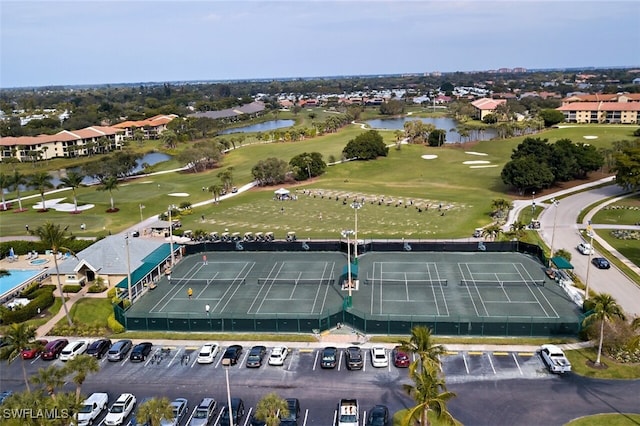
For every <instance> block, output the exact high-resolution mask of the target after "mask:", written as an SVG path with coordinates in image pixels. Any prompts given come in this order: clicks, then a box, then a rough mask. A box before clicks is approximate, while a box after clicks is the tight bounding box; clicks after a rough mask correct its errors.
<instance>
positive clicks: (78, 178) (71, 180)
mask: <svg viewBox="0 0 640 426" xmlns="http://www.w3.org/2000/svg"><path fill="white" fill-rule="evenodd" d="M82 179H84V176H83V175H81V174H80V173H78V172H74V171H71V172H69V173H67V176H66V177H63V178H62V179H60V182H62V184H63V185H64V186H66V187H67V188H71V191H73V206H74V210H73V212H74V213H77V212H78V198H77V197H76V188H79V187H80V185H81V184H82Z"/></svg>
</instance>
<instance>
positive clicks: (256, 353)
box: [247, 346, 267, 368]
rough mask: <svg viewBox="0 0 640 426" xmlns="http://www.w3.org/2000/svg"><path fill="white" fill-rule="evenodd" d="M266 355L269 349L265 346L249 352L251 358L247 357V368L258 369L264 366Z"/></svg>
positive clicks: (253, 348)
mask: <svg viewBox="0 0 640 426" xmlns="http://www.w3.org/2000/svg"><path fill="white" fill-rule="evenodd" d="M266 353H267V348H266V347H264V346H254V347H252V348H251V351H250V352H249V356H248V357H247V367H249V368H258V367H260V366H262V360H263V359H264V356H265V354H266Z"/></svg>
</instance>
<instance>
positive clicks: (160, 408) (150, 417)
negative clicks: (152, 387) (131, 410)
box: [136, 398, 173, 426]
mask: <svg viewBox="0 0 640 426" xmlns="http://www.w3.org/2000/svg"><path fill="white" fill-rule="evenodd" d="M136 417H137V419H138V421H139V422H140V421H141V420H142V419H146V420H147V422H148V423H149V425H150V426H160V422H161V421H162V419H165V420H173V408H172V407H171V402H169V399H168V398H151V399H148V400H147V401H145V402H143V403H142V404H140V406H139V407H138V414H137V416H136Z"/></svg>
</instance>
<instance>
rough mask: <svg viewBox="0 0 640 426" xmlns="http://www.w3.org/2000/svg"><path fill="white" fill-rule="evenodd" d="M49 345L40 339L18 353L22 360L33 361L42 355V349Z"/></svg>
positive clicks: (46, 341)
mask: <svg viewBox="0 0 640 426" xmlns="http://www.w3.org/2000/svg"><path fill="white" fill-rule="evenodd" d="M47 343H49V341H48V340H44V339H40V340H36V341H34V342H32V343H30V344H29V346H28V347H26V348H24V349H23V350H22V352H20V356H21V357H22V359H34V358H36V357H37V356H38V355H40V354H41V353H42V351H43V350H44V347H45V346H46V345H47Z"/></svg>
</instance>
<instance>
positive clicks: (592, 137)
mask: <svg viewBox="0 0 640 426" xmlns="http://www.w3.org/2000/svg"><path fill="white" fill-rule="evenodd" d="M583 138H585V139H590V140H591V139H598V137H597V136H583Z"/></svg>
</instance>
